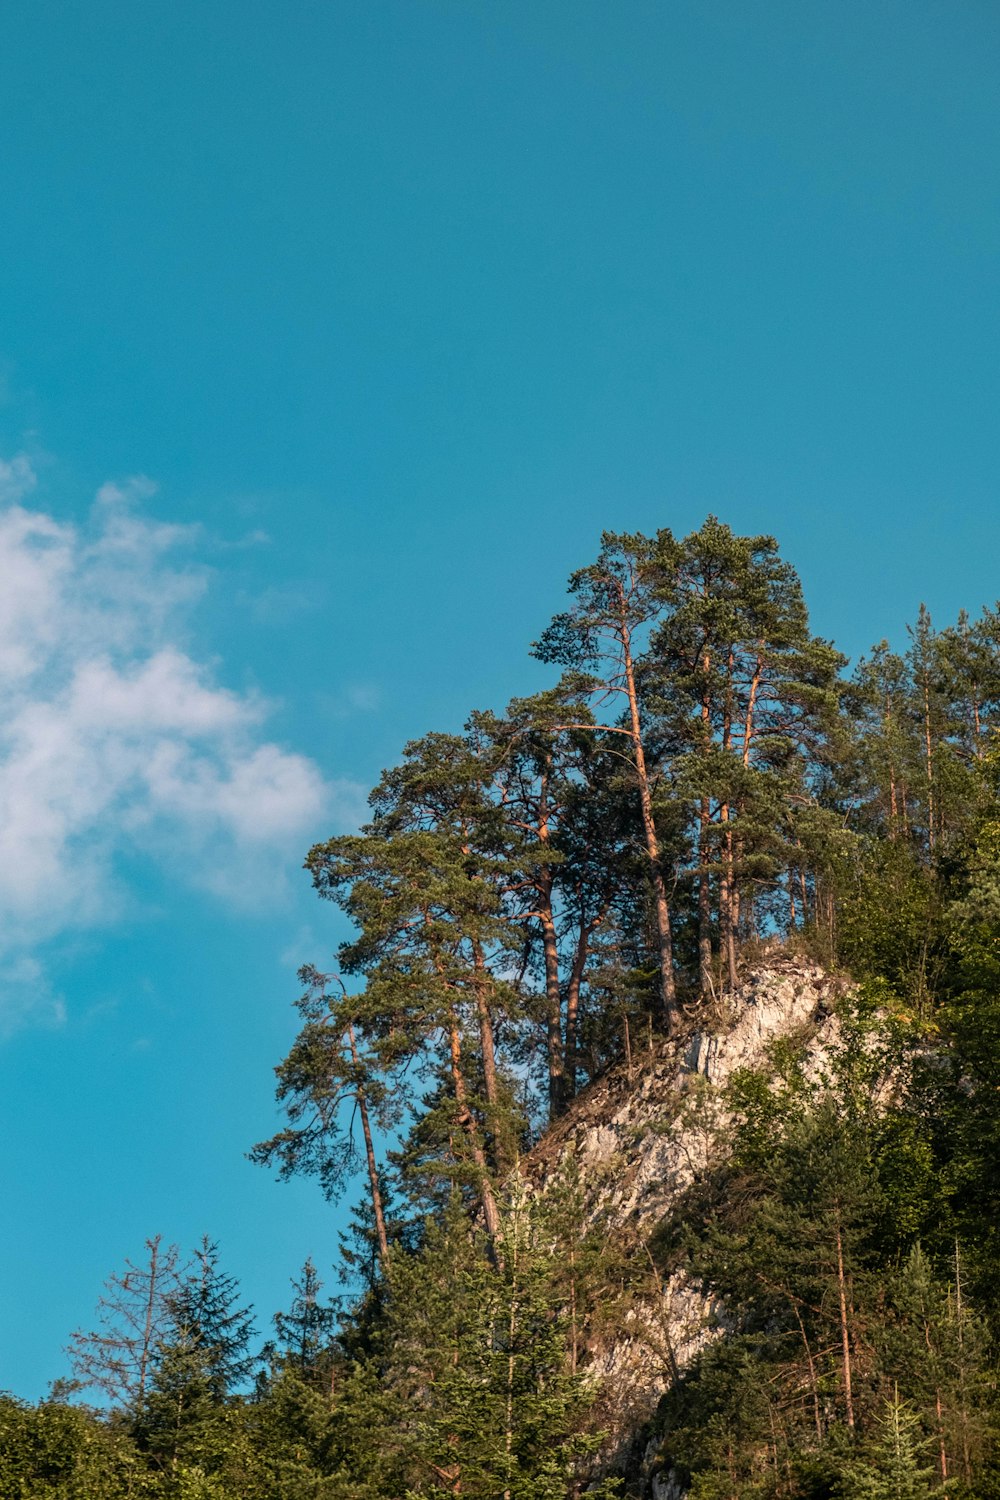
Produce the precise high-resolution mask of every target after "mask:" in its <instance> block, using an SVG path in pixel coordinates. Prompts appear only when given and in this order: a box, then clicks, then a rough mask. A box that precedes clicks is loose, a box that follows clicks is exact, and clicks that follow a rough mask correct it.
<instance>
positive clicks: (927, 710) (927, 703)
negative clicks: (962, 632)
mask: <svg viewBox="0 0 1000 1500" xmlns="http://www.w3.org/2000/svg"><path fill="white" fill-rule="evenodd" d="M923 691H924V756H925V760H926V764H927V844H928V849H929V851H930V853H931V854H933V853H934V755H933V747H932V743H931V699H930V684H929V683H928V681H927V673H926V671H925V672H924V675H923Z"/></svg>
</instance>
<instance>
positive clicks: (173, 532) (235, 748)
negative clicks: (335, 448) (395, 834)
mask: <svg viewBox="0 0 1000 1500" xmlns="http://www.w3.org/2000/svg"><path fill="white" fill-rule="evenodd" d="M34 488H35V476H34V473H33V471H32V468H31V465H30V463H29V462H28V460H27V459H26V458H24V457H17V458H14V459H10V460H7V461H0V577H2V578H3V588H2V590H0V1030H10V1029H11V1028H12V1027H16V1026H18V1025H20V1024H23V1022H24V1021H25V1020H26V1019H28V1018H29V1017H31V1018H32V1019H34V1020H37V1021H48V1022H58V1020H59V1016H60V1013H61V1010H60V1004H61V1002H60V1001H59V999H58V997H56V996H55V995H53V994H52V993H51V992H50V990H49V988H48V986H47V984H46V982H45V978H44V974H43V973H42V970H41V968H40V966H39V959H38V956H37V955H38V952H39V950H40V947H41V945H43V944H44V943H45V942H46V941H49V940H51V939H52V938H53V937H55V936H57V935H58V934H60V933H65V932H68V931H69V930H70V929H74V928H75V929H79V928H85V927H93V926H95V925H98V924H102V923H106V922H108V921H110V920H112V919H113V918H115V917H116V916H117V915H119V914H120V913H121V911H122V910H123V908H124V907H125V906H127V904H128V892H127V889H126V886H125V884H124V882H123V879H122V876H121V862H122V860H123V858H124V857H131V858H133V859H134V858H135V857H136V856H139V857H141V858H142V859H144V860H147V861H152V862H155V863H156V864H157V866H158V867H159V868H160V869H161V870H163V871H164V872H165V873H166V874H167V875H169V876H171V877H173V878H176V879H178V880H185V881H189V882H194V883H195V884H197V885H198V886H200V887H202V888H205V889H208V890H211V891H213V892H215V893H216V894H217V895H218V896H219V897H220V898H222V899H225V900H227V901H240V902H244V901H246V900H247V899H248V883H247V878H246V872H247V869H248V868H252V869H254V870H256V871H262V870H263V871H271V872H272V875H273V878H274V879H275V880H278V881H280V880H281V879H282V878H283V876H284V871H285V870H286V869H287V868H288V864H289V860H290V857H291V856H292V855H298V854H299V853H300V852H301V845H302V839H303V837H307V836H309V835H311V834H314V833H316V832H317V831H324V830H325V828H326V826H327V820H328V819H330V818H333V819H335V820H339V821H342V822H346V821H349V820H351V819H352V817H353V816H354V814H355V812H356V810H357V809H358V808H359V807H360V806H361V805H362V802H361V796H360V789H359V788H357V787H356V786H355V785H353V784H352V783H351V782H347V781H343V782H329V781H327V780H325V779H324V778H323V776H322V775H321V773H320V771H319V769H318V768H317V766H316V765H315V763H314V762H313V761H311V760H309V759H308V758H307V757H306V756H304V755H300V754H296V753H295V752H293V751H291V750H288V749H285V748H282V747H281V746H279V745H277V744H274V743H272V742H270V741H269V740H268V739H267V738H266V733H265V728H264V726H265V721H266V718H267V704H266V703H265V702H264V701H262V700H261V699H260V698H259V697H255V696H253V695H251V694H247V693H238V692H234V691H232V690H231V689H229V688H226V687H224V686H223V685H221V684H220V683H219V682H218V681H217V680H216V677H215V674H214V672H213V671H212V669H211V668H210V667H209V666H208V665H206V663H205V662H204V661H199V660H198V659H196V657H195V655H193V654H192V652H191V649H190V646H189V644H188V642H187V626H188V621H187V615H188V611H189V609H190V606H191V604H192V603H193V602H194V601H195V600H196V599H197V598H198V597H199V596H200V594H201V593H202V592H203V591H204V589H205V588H206V587H207V586H208V583H209V578H210V575H209V573H208V571H207V570H206V569H205V568H204V567H202V566H199V565H198V563H197V562H196V561H195V560H194V558H193V555H192V554H193V550H194V546H195V544H196V543H197V542H198V541H199V537H200V533H199V531H198V528H192V527H181V526H172V525H168V524H165V523H163V522H159V521H156V520H155V519H152V518H150V517H149V516H147V515H146V514H145V513H144V512H143V510H142V509H141V507H142V505H143V504H144V503H145V502H148V500H149V499H150V498H151V496H152V494H153V492H154V487H153V486H152V485H151V484H150V482H149V481H148V480H145V479H136V480H132V481H130V482H129V483H127V484H114V485H113V484H107V485H104V486H103V487H102V488H101V490H100V491H99V492H98V495H97V497H96V499H95V502H94V505H93V508H92V511H91V515H90V518H89V521H88V523H87V524H86V525H84V526H81V527H76V526H71V525H68V524H66V523H64V522H61V521H59V520H57V519H55V518H54V517H53V516H51V515H49V514H47V513H46V512H45V511H44V510H42V509H39V508H32V507H30V506H29V504H28V503H27V501H28V497H29V496H30V495H31V493H32V490H33V489H34ZM338 815H339V817H338ZM248 856H250V857H248ZM234 871H238V872H239V877H238V878H237V877H236V876H235V875H234V874H233V872H234ZM257 889H258V894H259V886H258V888H257ZM250 894H252V890H251V891H250ZM32 996H34V997H35V998H34V999H32Z"/></svg>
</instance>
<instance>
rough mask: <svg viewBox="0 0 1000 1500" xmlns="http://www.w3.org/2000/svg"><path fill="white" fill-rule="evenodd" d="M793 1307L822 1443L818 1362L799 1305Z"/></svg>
mask: <svg viewBox="0 0 1000 1500" xmlns="http://www.w3.org/2000/svg"><path fill="white" fill-rule="evenodd" d="M792 1305H793V1307H794V1308H795V1317H796V1319H797V1321H798V1325H799V1332H800V1333H801V1335H802V1347H803V1348H804V1349H805V1351H806V1361H807V1363H808V1365H809V1390H810V1392H811V1394H812V1401H813V1420H814V1422H815V1424H816V1438H817V1441H818V1442H822V1441H823V1423H822V1420H821V1418H820V1408H819V1385H818V1383H817V1380H816V1361H815V1360H814V1359H813V1352H812V1349H811V1348H810V1346H809V1339H808V1337H807V1336H806V1325H805V1324H804V1323H803V1321H802V1314H801V1312H800V1311H799V1307H798V1304H797V1303H793V1304H792Z"/></svg>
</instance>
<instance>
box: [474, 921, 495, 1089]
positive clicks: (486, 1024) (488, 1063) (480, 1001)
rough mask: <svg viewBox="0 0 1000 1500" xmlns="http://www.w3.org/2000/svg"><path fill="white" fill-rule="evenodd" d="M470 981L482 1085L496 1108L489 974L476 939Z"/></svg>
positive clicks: (479, 944)
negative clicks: (477, 1031)
mask: <svg viewBox="0 0 1000 1500" xmlns="http://www.w3.org/2000/svg"><path fill="white" fill-rule="evenodd" d="M472 965H473V969H472V983H473V989H474V991H475V996H476V1019H477V1020H478V1022H479V1048H480V1052H481V1053H482V1059H483V1086H484V1089H485V1092H486V1103H487V1104H488V1105H489V1107H490V1109H491V1110H494V1111H495V1110H496V1109H497V1107H498V1105H499V1103H500V1090H499V1086H498V1084H497V1060H496V1046H495V1043H494V1040H493V1017H492V1016H491V1015H490V1003H489V988H490V976H489V973H488V971H487V968H486V960H485V959H484V958H483V949H482V945H481V943H480V942H479V941H478V940H475V941H474V942H473V944H472Z"/></svg>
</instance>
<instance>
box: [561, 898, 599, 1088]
mask: <svg viewBox="0 0 1000 1500" xmlns="http://www.w3.org/2000/svg"><path fill="white" fill-rule="evenodd" d="M607 914H608V908H607V906H603V907H602V908H601V910H600V911H599V912H598V913H597V914H596V916H593V917H591V918H590V920H589V921H586V920H585V919H584V915H583V913H582V912H581V913H580V922H579V927H578V929H577V937H576V951H575V952H574V954H573V963H572V966H571V968H570V971H569V980H568V982H567V985H566V1049H565V1062H564V1068H563V1087H564V1094H565V1099H566V1101H567V1102H568V1101H569V1100H570V1099H572V1098H574V1097H575V1095H576V1072H577V1063H576V1058H577V1027H578V1025H579V1023H580V986H581V985H582V983H583V974H584V970H585V969H586V967H587V955H588V953H589V952H590V939H591V937H592V936H593V934H594V933H595V932H596V930H597V928H598V927H600V925H601V923H602V922H603V921H604V918H605V917H606V916H607Z"/></svg>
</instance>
